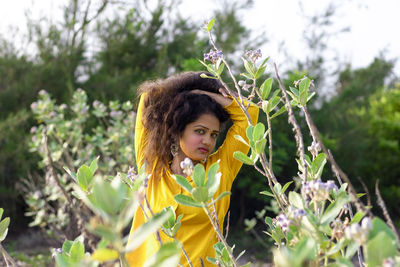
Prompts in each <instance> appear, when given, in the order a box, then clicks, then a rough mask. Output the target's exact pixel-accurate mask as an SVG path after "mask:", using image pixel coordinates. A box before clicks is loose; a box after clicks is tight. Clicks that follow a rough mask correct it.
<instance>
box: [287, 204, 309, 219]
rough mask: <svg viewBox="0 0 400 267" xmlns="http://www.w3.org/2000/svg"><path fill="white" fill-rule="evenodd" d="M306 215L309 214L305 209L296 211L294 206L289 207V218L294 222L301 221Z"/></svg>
mask: <svg viewBox="0 0 400 267" xmlns="http://www.w3.org/2000/svg"><path fill="white" fill-rule="evenodd" d="M305 215H307V213H306V211H305V210H303V209H296V208H294V207H292V206H289V208H288V216H289V218H291V219H293V220H298V219H301V218H302V217H303V216H305Z"/></svg>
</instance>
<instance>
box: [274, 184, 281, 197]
mask: <svg viewBox="0 0 400 267" xmlns="http://www.w3.org/2000/svg"><path fill="white" fill-rule="evenodd" d="M274 191H275V193H277V194H278V196H279V195H280V194H281V191H282V185H281V184H280V183H276V184H275V185H274Z"/></svg>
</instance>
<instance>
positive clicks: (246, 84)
mask: <svg viewBox="0 0 400 267" xmlns="http://www.w3.org/2000/svg"><path fill="white" fill-rule="evenodd" d="M238 85H239V86H240V87H241V88H242V90H244V91H246V92H248V91H249V88H250V87H251V84H248V83H246V82H245V81H243V80H240V81H238Z"/></svg>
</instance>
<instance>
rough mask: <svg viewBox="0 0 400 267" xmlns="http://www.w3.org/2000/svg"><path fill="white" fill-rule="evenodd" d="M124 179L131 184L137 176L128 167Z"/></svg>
mask: <svg viewBox="0 0 400 267" xmlns="http://www.w3.org/2000/svg"><path fill="white" fill-rule="evenodd" d="M126 178H128V179H129V180H131V181H132V183H133V182H134V181H135V180H136V178H137V174H136V172H135V169H134V168H133V167H129V170H128V173H127V175H126Z"/></svg>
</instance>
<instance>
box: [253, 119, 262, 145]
mask: <svg viewBox="0 0 400 267" xmlns="http://www.w3.org/2000/svg"><path fill="white" fill-rule="evenodd" d="M264 133H265V126H264V124H263V123H261V122H259V123H257V124H256V126H254V131H253V141H254V142H256V141H258V140H261V139H262V138H263V137H264Z"/></svg>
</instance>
